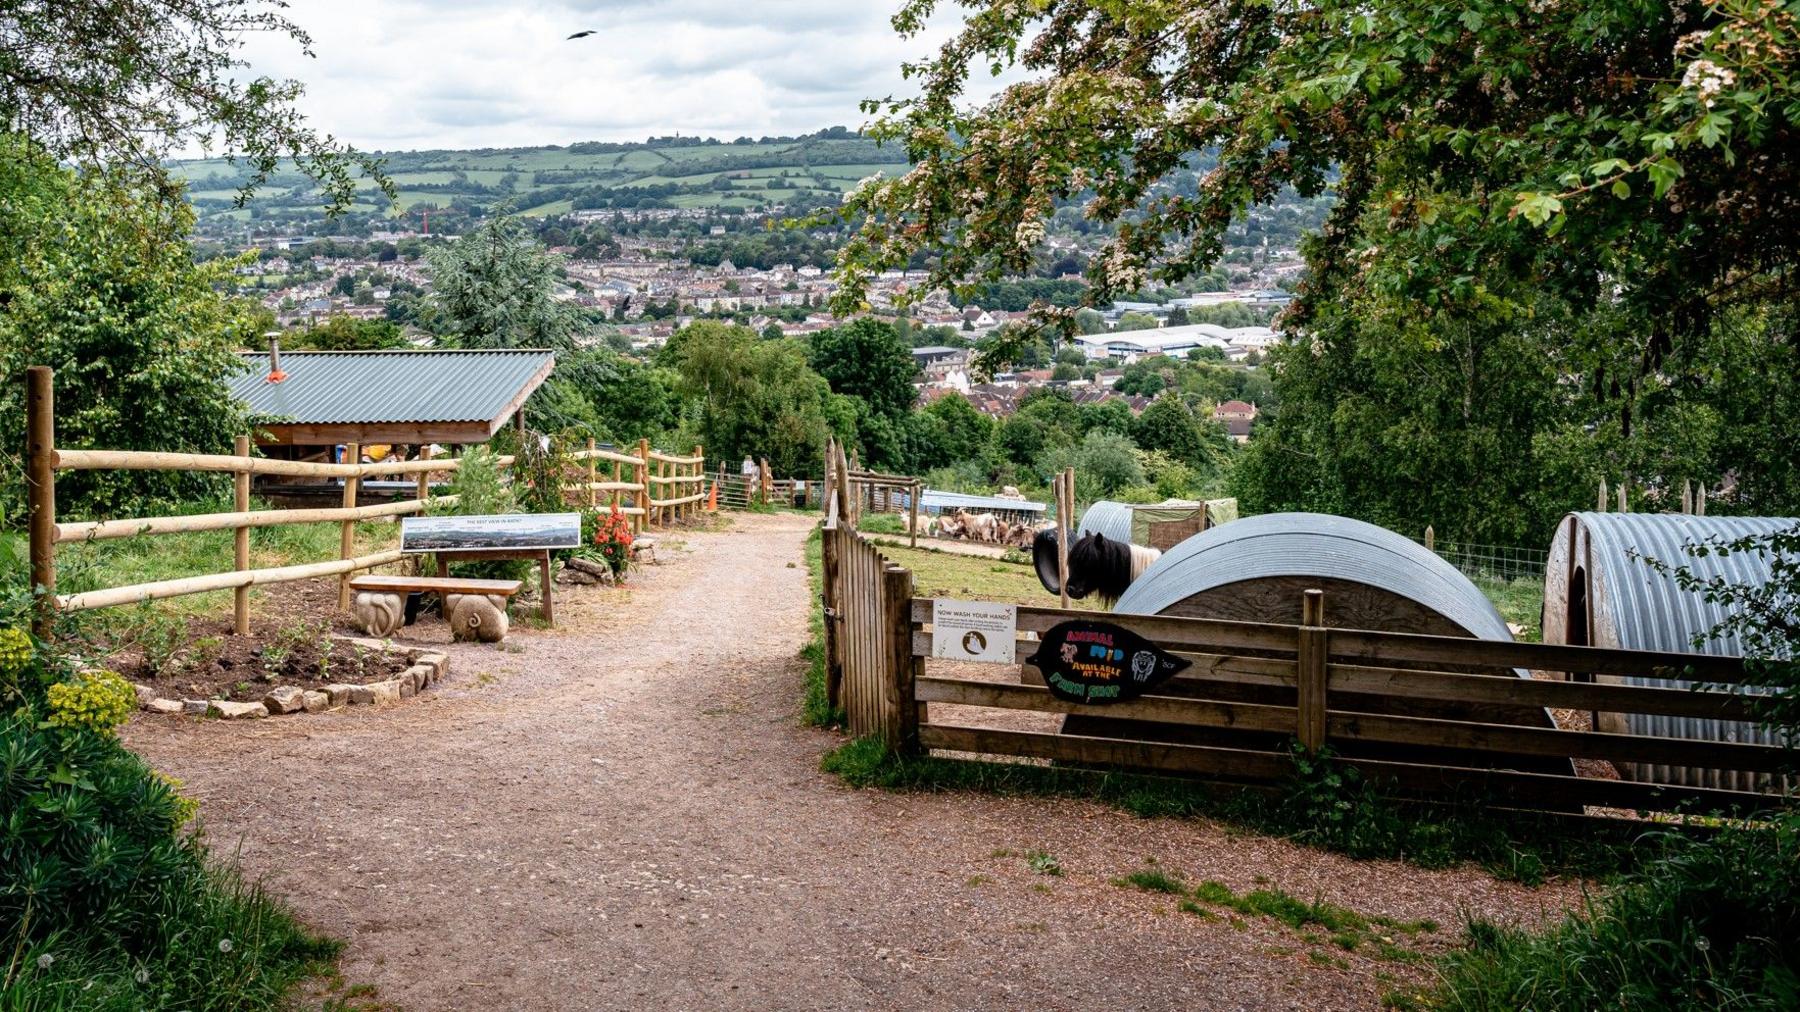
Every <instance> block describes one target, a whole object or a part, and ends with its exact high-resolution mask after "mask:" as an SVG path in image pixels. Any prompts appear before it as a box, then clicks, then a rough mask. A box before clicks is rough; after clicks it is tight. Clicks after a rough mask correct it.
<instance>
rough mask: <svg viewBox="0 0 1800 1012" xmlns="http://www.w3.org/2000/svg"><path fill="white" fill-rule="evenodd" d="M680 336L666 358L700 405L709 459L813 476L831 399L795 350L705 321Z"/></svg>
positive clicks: (828, 427)
mask: <svg viewBox="0 0 1800 1012" xmlns="http://www.w3.org/2000/svg"><path fill="white" fill-rule="evenodd" d="M678 336H679V338H680V339H679V340H672V341H671V342H670V346H671V348H672V349H673V351H672V352H671V354H670V356H669V357H670V359H671V360H672V362H673V364H674V366H675V368H676V369H677V370H678V371H679V372H680V373H681V377H682V386H683V388H684V392H685V393H687V395H688V396H689V397H691V398H693V399H694V400H696V401H697V402H698V403H699V405H700V431H701V435H702V437H703V440H704V442H705V444H706V448H707V450H708V451H709V452H714V453H717V454H718V455H719V456H721V457H724V458H727V459H735V458H737V457H753V458H762V457H767V458H768V459H769V463H770V465H771V466H772V467H774V468H775V470H776V472H777V473H779V474H801V473H804V474H810V473H812V472H813V471H814V470H815V469H816V465H817V463H818V461H819V460H820V459H822V457H823V454H824V452H825V439H826V436H827V435H828V434H829V433H830V432H831V431H832V428H831V423H830V422H829V421H828V418H830V417H831V415H832V414H833V412H834V409H833V408H831V406H830V405H829V404H828V400H830V399H831V398H832V394H831V388H830V386H829V385H828V384H826V382H825V380H824V379H823V378H822V377H820V376H819V374H818V373H816V372H814V371H813V370H812V369H811V367H809V366H808V365H807V364H806V353H805V351H803V350H802V349H801V347H800V344H799V343H798V342H796V341H792V340H786V339H783V340H780V341H765V340H763V339H762V338H761V337H760V336H759V335H758V334H757V333H756V331H754V330H751V329H750V328H748V327H738V326H732V325H729V324H723V323H717V322H714V321H711V320H702V321H699V322H696V323H692V324H689V325H688V326H686V327H683V328H682V329H681V331H680V333H679V335H678ZM836 410H841V409H836ZM839 434H840V435H842V434H843V433H841V432H840V433H839Z"/></svg>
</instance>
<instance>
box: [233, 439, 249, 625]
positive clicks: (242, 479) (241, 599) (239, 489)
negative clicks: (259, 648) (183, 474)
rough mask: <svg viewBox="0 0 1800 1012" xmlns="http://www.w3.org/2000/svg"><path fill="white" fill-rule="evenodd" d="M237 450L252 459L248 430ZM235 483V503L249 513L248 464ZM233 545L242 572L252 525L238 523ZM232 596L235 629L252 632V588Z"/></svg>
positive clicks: (245, 564) (239, 591)
mask: <svg viewBox="0 0 1800 1012" xmlns="http://www.w3.org/2000/svg"><path fill="white" fill-rule="evenodd" d="M233 449H234V450H235V451H236V453H237V455H238V456H240V457H244V458H248V457H249V456H250V436H249V434H248V433H246V434H244V435H240V436H238V437H237V444H236V446H235V447H233ZM234 485H235V487H234V489H233V492H234V496H233V500H232V501H233V504H234V505H235V506H236V507H237V511H238V512H239V513H246V512H248V511H249V509H250V468H249V467H245V468H244V469H242V470H240V471H239V472H238V473H237V475H236V478H235V482H234ZM233 548H234V550H235V561H236V563H237V571H238V572H240V573H242V572H244V571H245V570H247V569H249V568H250V525H249V524H239V525H238V526H237V530H236V531H234V532H233ZM231 599H232V600H231V610H232V622H233V624H232V629H233V631H235V632H236V633H237V634H238V635H239V636H247V635H249V633H250V588H249V587H247V586H245V587H237V588H235V589H233V590H232V592H231Z"/></svg>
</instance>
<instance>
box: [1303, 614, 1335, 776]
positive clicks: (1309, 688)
mask: <svg viewBox="0 0 1800 1012" xmlns="http://www.w3.org/2000/svg"><path fill="white" fill-rule="evenodd" d="M1327 635H1329V634H1328V633H1327V632H1326V631H1325V592H1324V591H1321V590H1309V591H1307V592H1306V595H1305V597H1304V598H1303V599H1302V600H1301V604H1300V629H1299V645H1298V652H1297V655H1296V668H1295V670H1296V674H1297V676H1298V677H1297V679H1296V681H1297V685H1298V692H1297V694H1296V697H1297V698H1296V700H1295V709H1296V712H1297V715H1298V723H1299V726H1298V728H1297V729H1296V732H1297V733H1296V737H1298V738H1299V739H1300V744H1301V745H1302V746H1304V747H1305V748H1306V749H1307V750H1308V751H1317V750H1318V749H1320V748H1322V747H1324V745H1325V684H1326V666H1325V660H1326V656H1327V654H1326V651H1327V643H1326V637H1327Z"/></svg>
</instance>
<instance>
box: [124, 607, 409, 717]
mask: <svg viewBox="0 0 1800 1012" xmlns="http://www.w3.org/2000/svg"><path fill="white" fill-rule="evenodd" d="M230 633H231V626H230V622H229V621H219V620H206V621H189V622H186V623H181V622H180V621H179V620H175V624H174V625H173V626H170V627H162V628H158V629H156V630H155V631H153V632H152V633H151V634H150V635H149V636H148V637H146V636H143V635H140V637H139V640H138V641H137V642H135V643H132V644H130V645H127V646H122V647H121V648H120V649H119V650H117V651H116V652H115V653H113V654H111V655H110V656H109V657H108V658H107V659H106V662H105V663H107V664H108V665H109V666H111V667H112V668H113V669H114V670H116V671H118V672H119V674H121V675H124V676H125V677H126V678H127V679H130V680H131V681H133V682H137V683H140V684H143V685H148V686H150V687H151V688H153V689H156V690H157V692H158V694H159V695H163V696H167V697H170V698H175V699H183V698H185V699H229V700H234V701H237V702H243V703H249V702H257V701H259V700H261V699H262V698H263V697H264V696H266V695H268V693H269V690H270V689H273V688H276V687H277V686H282V685H291V686H294V687H296V688H299V689H302V690H307V689H317V688H320V687H322V686H325V685H329V684H332V683H334V682H335V683H339V684H344V685H366V684H368V683H370V682H379V681H384V680H386V679H389V678H394V677H396V676H398V675H399V674H401V673H402V672H404V671H405V670H406V669H407V668H408V667H410V666H412V663H413V661H412V654H413V651H412V650H410V649H407V648H405V647H400V646H396V647H395V648H394V649H392V650H387V651H381V650H371V649H368V648H367V647H363V646H359V645H357V644H353V643H349V642H346V641H345V640H343V639H341V638H338V636H337V635H335V633H336V630H334V629H333V626H332V624H331V623H330V622H328V621H323V620H307V619H301V620H298V621H293V622H289V623H285V624H280V625H277V624H276V623H273V622H266V621H265V622H259V623H252V625H251V634H250V635H248V636H234V635H230ZM146 639H148V640H151V642H146Z"/></svg>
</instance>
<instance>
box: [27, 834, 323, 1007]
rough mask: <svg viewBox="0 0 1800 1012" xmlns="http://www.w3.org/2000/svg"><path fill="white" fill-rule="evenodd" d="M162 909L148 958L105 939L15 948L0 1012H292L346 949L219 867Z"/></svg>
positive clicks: (165, 899)
mask: <svg viewBox="0 0 1800 1012" xmlns="http://www.w3.org/2000/svg"><path fill="white" fill-rule="evenodd" d="M156 905H157V920H158V924H157V928H158V930H157V932H156V935H157V938H158V944H155V945H153V946H149V947H147V948H146V949H145V950H144V951H130V950H127V949H126V948H124V947H122V946H120V945H119V944H118V943H117V941H116V939H115V937H114V936H113V935H112V934H111V933H109V932H105V931H100V930H91V931H85V932H84V931H79V930H66V931H62V932H58V933H56V934H52V935H49V936H47V937H44V938H41V939H38V940H36V941H35V942H33V943H30V944H14V945H8V947H7V948H8V949H9V950H11V951H8V952H6V953H5V954H4V955H5V956H6V957H7V963H6V969H5V973H4V976H3V977H0V1009H7V1010H9V1012H38V1010H45V1012H48V1010H53V1009H55V1010H61V1009H93V1010H105V1012H111V1010H115V1009H116V1010H120V1012H124V1010H132V1012H136V1010H142V1009H169V1010H174V1009H181V1010H194V1012H211V1010H220V1012H224V1010H251V1012H254V1010H260V1009H284V1008H288V1007H290V1004H289V992H290V991H291V990H292V989H293V988H294V987H295V985H297V984H299V983H300V982H301V981H304V980H307V979H309V978H312V977H318V976H322V975H329V974H331V973H332V972H333V964H334V963H335V961H336V959H337V956H338V952H339V950H340V949H341V947H342V944H341V943H340V942H338V941H336V940H334V939H330V938H326V937H324V936H322V935H319V934H316V933H314V932H312V931H310V930H308V929H307V928H305V927H304V926H302V925H301V924H299V923H298V922H297V921H295V920H294V918H293V916H292V915H291V914H289V913H288V912H287V910H286V909H285V908H284V907H283V906H282V905H281V903H280V902H279V901H277V900H275V899H273V898H272V897H270V896H268V895H267V894H265V893H264V892H263V891H262V889H261V888H260V887H257V886H254V885H250V884H248V883H246V882H244V881H243V880H242V879H241V878H240V877H239V876H238V874H237V873H236V872H235V871H233V870H230V869H227V868H223V867H220V866H217V865H214V866H212V867H210V868H208V869H206V870H205V871H204V872H202V873H200V874H199V875H197V876H196V877H195V878H194V879H192V880H188V881H180V882H171V883H166V884H165V885H164V887H163V888H161V890H160V894H159V896H158V902H157V904H156Z"/></svg>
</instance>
